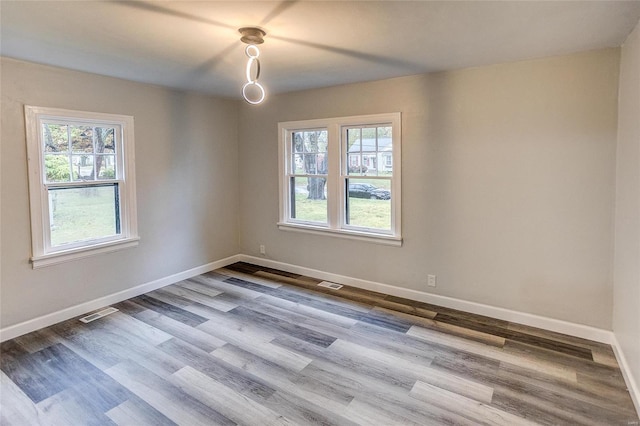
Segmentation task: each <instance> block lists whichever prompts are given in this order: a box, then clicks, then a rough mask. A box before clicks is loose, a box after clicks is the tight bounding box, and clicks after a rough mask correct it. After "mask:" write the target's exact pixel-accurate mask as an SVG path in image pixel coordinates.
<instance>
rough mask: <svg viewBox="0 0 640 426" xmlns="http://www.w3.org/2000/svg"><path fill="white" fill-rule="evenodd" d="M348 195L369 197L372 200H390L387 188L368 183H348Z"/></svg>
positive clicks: (389, 192)
mask: <svg viewBox="0 0 640 426" xmlns="http://www.w3.org/2000/svg"><path fill="white" fill-rule="evenodd" d="M349 197H353V198H369V199H372V200H390V199H391V191H389V190H388V189H383V188H377V187H375V186H373V185H371V184H370V183H350V184H349Z"/></svg>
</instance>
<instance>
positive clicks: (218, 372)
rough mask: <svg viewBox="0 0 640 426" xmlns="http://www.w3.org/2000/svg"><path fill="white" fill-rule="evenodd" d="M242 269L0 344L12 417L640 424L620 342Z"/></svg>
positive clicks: (6, 417) (1, 387)
mask: <svg viewBox="0 0 640 426" xmlns="http://www.w3.org/2000/svg"><path fill="white" fill-rule="evenodd" d="M319 282H320V280H317V279H314V278H310V277H305V276H299V275H296V274H291V273H287V272H282V271H277V270H273V269H269V268H262V267H259V266H255V265H250V264H246V263H236V264H234V265H230V266H228V267H227V268H223V269H219V270H217V271H214V272H210V273H207V274H203V275H200V276H197V277H194V278H192V279H189V280H185V281H182V282H179V283H177V284H174V285H171V286H168V287H165V288H162V289H160V290H156V291H152V292H150V293H147V294H145V295H142V296H139V297H135V298H133V299H130V300H127V301H124V302H122V303H119V304H116V305H114V306H115V307H116V308H117V309H119V312H116V313H114V314H112V315H109V316H107V317H104V318H102V319H99V320H97V321H94V322H91V323H89V324H84V323H82V322H80V321H78V319H77V318H76V319H72V320H69V321H65V322H62V323H59V324H56V325H54V326H51V327H48V328H45V329H42V330H39V331H36V332H33V333H30V334H27V335H24V336H21V337H18V338H16V339H13V340H10V341H7V342H4V343H3V344H2V345H1V348H0V349H1V352H0V355H1V365H0V366H1V371H0V379H1V380H0V402H1V408H0V424H1V425H3V426H5V425H18V426H23V425H113V424H117V425H174V424H179V425H213V424H221V425H227V424H229V425H231V424H244V425H293V424H299V425H316V424H318V425H395V424H402V425H477V424H485V425H536V424H540V425H631V424H636V425H637V424H639V419H638V416H637V413H636V412H635V410H634V407H633V403H632V401H631V398H630V396H629V392H628V390H627V389H626V386H625V383H624V380H623V378H622V374H621V372H620V369H619V367H618V365H617V363H616V360H615V356H614V355H613V352H612V350H611V347H609V346H608V345H604V344H600V343H595V342H591V341H587V340H583V339H579V338H575V337H570V336H565V335H561V334H557V333H552V332H548V331H544V330H540V329H535V328H531V327H527V326H523V325H519V324H513V323H509V322H507V321H502V320H498V319H494V318H487V317H482V316H478V315H473V314H469V313H465V312H460V311H456V310H452V309H447V308H443V307H439V306H435V305H430V304H426V303H420V302H415V301H411V300H407V299H402V298H398V297H393V296H388V295H384V294H381V293H375V292H371V291H365V290H360V289H356V288H351V287H347V286H345V287H343V288H342V289H340V290H331V289H328V288H324V287H318V286H317V284H318V283H319Z"/></svg>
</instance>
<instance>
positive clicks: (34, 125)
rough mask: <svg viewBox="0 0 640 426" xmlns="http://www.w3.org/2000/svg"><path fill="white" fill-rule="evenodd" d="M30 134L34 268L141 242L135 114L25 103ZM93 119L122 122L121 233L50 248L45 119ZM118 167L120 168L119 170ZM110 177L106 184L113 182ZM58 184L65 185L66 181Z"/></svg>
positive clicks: (118, 156) (119, 164)
mask: <svg viewBox="0 0 640 426" xmlns="http://www.w3.org/2000/svg"><path fill="white" fill-rule="evenodd" d="M24 109H25V125H26V136H27V161H28V172H29V200H30V210H31V245H32V257H31V262H32V264H33V268H34V269H35V268H40V267H44V266H50V265H55V264H59V263H63V262H69V261H72V260H75V259H80V258H84V257H87V256H93V255H97V254H101V253H106V252H110V251H115V250H120V249H124V248H128V247H133V246H136V245H137V244H138V241H139V240H140V237H139V236H138V226H137V209H136V182H135V145H134V128H133V123H134V120H133V117H132V116H128V115H117V114H105V113H94V112H85V111H72V110H67V109H61V108H46V107H35V106H29V105H25V107H24ZM55 119H58V120H64V121H70V122H74V121H90V122H92V123H104V124H107V125H118V126H119V127H120V129H121V135H120V138H118V140H119V144H118V145H119V146H118V147H116V149H117V150H116V154H117V155H116V159H117V162H118V163H117V167H119V172H118V173H119V175H118V176H117V177H116V179H114V181H118V183H119V185H118V190H119V197H120V198H119V201H120V231H121V232H120V235H119V236H116V237H108V238H103V239H95V240H91V241H88V242H87V244H85V245H81V246H67V247H64V248H62V249H52V248H50V243H49V237H50V233H49V231H48V229H49V202H48V190H47V186H46V185H45V181H44V178H43V177H44V152H43V149H42V143H43V141H42V132H41V130H40V129H41V123H42V121H44V120H55ZM116 170H118V168H117V169H116ZM109 182H110V181H109V180H107V181H105V182H104V183H109ZM56 186H65V185H64V184H60V185H56Z"/></svg>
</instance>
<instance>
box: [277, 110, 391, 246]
mask: <svg viewBox="0 0 640 426" xmlns="http://www.w3.org/2000/svg"><path fill="white" fill-rule="evenodd" d="M278 129H279V134H280V137H281V141H280V144H279V146H280V160H281V163H280V167H279V168H280V221H279V223H278V225H279V227H280V229H283V230H295V231H304V232H313V233H322V234H330V235H336V236H341V237H347V238H356V239H365V240H369V241H375V242H381V243H385V244H391V245H400V244H401V228H400V206H401V202H400V195H401V191H400V165H401V158H400V113H393V114H378V115H369V116H359V117H346V118H333V119H325V120H307V121H295V122H286V123H279V125H278Z"/></svg>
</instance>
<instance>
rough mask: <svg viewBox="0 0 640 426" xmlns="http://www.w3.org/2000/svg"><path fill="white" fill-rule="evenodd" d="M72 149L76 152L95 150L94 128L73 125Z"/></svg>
mask: <svg viewBox="0 0 640 426" xmlns="http://www.w3.org/2000/svg"><path fill="white" fill-rule="evenodd" d="M71 150H72V151H73V152H74V153H82V152H88V153H91V152H93V128H91V127H90V126H71Z"/></svg>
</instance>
